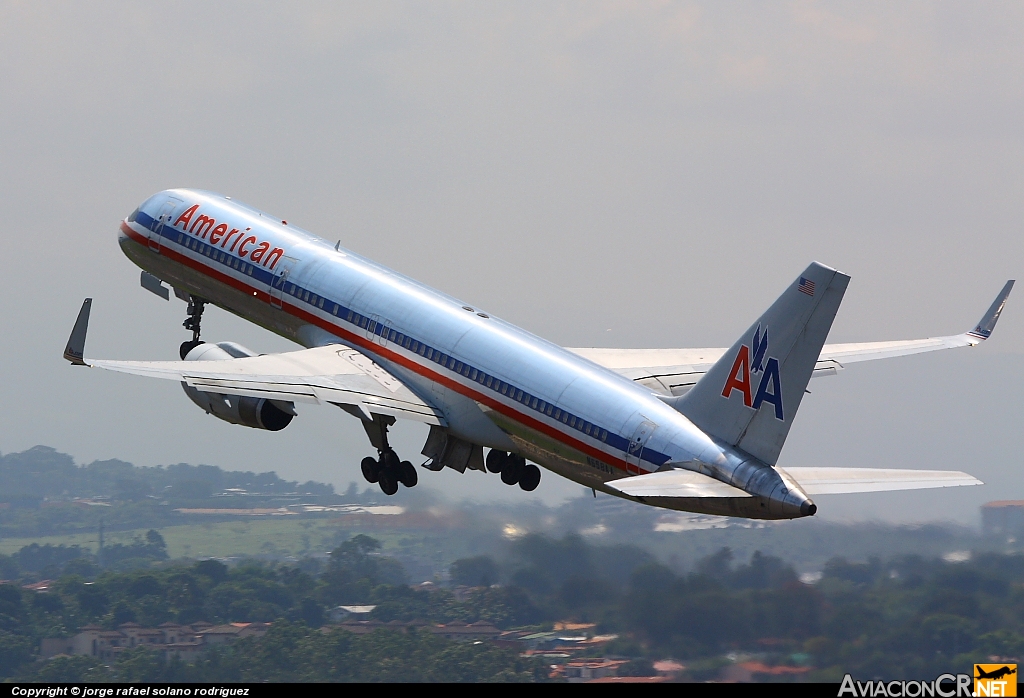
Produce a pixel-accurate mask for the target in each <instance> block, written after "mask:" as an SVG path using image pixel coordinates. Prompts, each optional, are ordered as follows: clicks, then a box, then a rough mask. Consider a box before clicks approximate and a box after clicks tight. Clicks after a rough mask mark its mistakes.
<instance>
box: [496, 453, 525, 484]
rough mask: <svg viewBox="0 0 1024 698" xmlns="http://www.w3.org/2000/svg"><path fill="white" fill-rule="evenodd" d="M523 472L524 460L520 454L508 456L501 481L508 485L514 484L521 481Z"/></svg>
mask: <svg viewBox="0 0 1024 698" xmlns="http://www.w3.org/2000/svg"><path fill="white" fill-rule="evenodd" d="M522 472H523V461H522V459H521V458H520V457H519V456H508V457H507V458H505V464H504V465H503V466H502V468H501V481H502V482H504V483H505V484H506V485H514V484H516V483H517V482H519V478H520V476H521V474H522Z"/></svg>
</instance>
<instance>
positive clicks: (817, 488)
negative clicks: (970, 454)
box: [605, 468, 984, 499]
mask: <svg viewBox="0 0 1024 698" xmlns="http://www.w3.org/2000/svg"><path fill="white" fill-rule="evenodd" d="M776 470H778V471H779V472H781V473H783V474H784V475H787V476H789V478H790V479H792V480H793V481H794V482H796V483H797V484H798V485H800V488H801V489H803V491H804V493H805V494H808V495H818V494H857V493H861V492H890V491H894V490H923V489H932V488H936V487H966V486H970V485H983V484H984V483H983V482H982V481H981V480H978V479H977V478H974V477H971V476H970V475H968V474H967V473H961V472H958V471H955V470H900V469H894V468H776ZM605 484H607V485H608V487H611V488H612V489H615V490H618V491H619V492H622V493H623V494H627V495H629V496H631V497H683V498H687V499H691V498H697V497H699V498H710V499H716V498H737V497H749V496H750V495H749V494H748V493H747V492H744V491H743V490H741V489H739V488H736V487H733V486H732V485H729V484H726V483H724V482H720V481H719V480H715V479H714V478H711V477H708V476H707V475H703V474H701V473H697V472H694V471H692V470H682V469H679V470H662V471H658V472H655V473H648V474H646V475H634V476H632V477H624V478H620V479H618V480H610V481H608V482H607V483H605Z"/></svg>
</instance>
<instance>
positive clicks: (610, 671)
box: [557, 658, 629, 683]
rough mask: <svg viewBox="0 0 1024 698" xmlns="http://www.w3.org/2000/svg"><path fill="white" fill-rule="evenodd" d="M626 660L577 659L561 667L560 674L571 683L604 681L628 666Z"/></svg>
mask: <svg viewBox="0 0 1024 698" xmlns="http://www.w3.org/2000/svg"><path fill="white" fill-rule="evenodd" d="M628 663H629V660H626V659H604V658H598V659H576V660H572V661H569V662H566V663H565V664H562V665H561V666H559V667H557V669H560V670H561V671H560V672H559V673H560V674H561V676H562V677H564V678H565V679H566V680H567V681H568V682H569V683H583V682H585V681H593V680H594V679H604V678H608V677H611V676H615V675H616V672H618V670H619V667H621V666H622V665H623V664H628Z"/></svg>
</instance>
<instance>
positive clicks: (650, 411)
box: [64, 189, 1013, 519]
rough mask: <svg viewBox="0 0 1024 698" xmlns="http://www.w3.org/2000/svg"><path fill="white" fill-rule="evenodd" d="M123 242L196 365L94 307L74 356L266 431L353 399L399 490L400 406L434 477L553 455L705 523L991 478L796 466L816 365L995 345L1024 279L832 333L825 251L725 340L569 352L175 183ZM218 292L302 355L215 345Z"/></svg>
mask: <svg viewBox="0 0 1024 698" xmlns="http://www.w3.org/2000/svg"><path fill="white" fill-rule="evenodd" d="M118 235H119V237H118V242H119V244H120V247H121V249H122V251H123V252H124V254H125V255H126V256H127V257H128V258H129V259H130V260H131V261H132V262H134V263H135V264H136V265H138V266H139V267H140V268H141V269H142V275H141V284H142V286H143V287H144V288H146V289H148V290H150V291H152V292H153V293H155V294H157V295H159V296H161V297H163V298H164V299H165V300H169V298H170V293H171V289H173V292H174V294H175V296H177V297H179V298H180V299H182V300H184V301H186V302H187V303H188V310H187V318H186V320H185V322H184V326H185V328H186V329H189V330H191V331H192V339H191V340H189V341H186V342H183V343H182V345H181V346H180V348H179V355H180V357H181V360H180V361H110V360H91V359H86V358H85V341H86V333H87V330H88V321H89V313H90V309H91V304H92V301H91V299H86V300H85V302H84V303H83V305H82V308H81V310H80V312H79V315H78V319H77V321H76V323H75V325H74V328H73V330H72V333H71V336H70V338H69V341H68V344H67V346H66V348H65V352H64V358H65V359H67V360H68V361H70V362H71V363H72V364H74V365H79V366H91V367H95V368H103V369H108V370H112V371H119V372H123V373H129V374H135V375H140V376H148V377H153V378H161V379H167V380H176V381H180V382H181V385H182V387H183V388H184V390H185V393H186V394H187V395H188V397H189V398H190V399H191V400H192V402H194V403H195V404H196V405H198V406H199V407H200V408H202V409H203V410H204V411H206V412H207V413H208V414H211V415H213V416H214V417H217V418H218V419H221V420H223V421H226V422H230V423H234V424H240V425H244V426H247V427H251V428H255V429H266V430H270V431H277V430H280V429H283V428H285V427H287V426H288V424H289V423H290V422H291V421H292V419H293V418H294V417H295V415H296V410H295V405H296V403H311V404H331V405H336V406H337V407H340V408H341V409H343V410H344V411H345V412H346V413H348V414H350V415H352V416H353V417H355V418H357V419H359V420H360V422H361V423H362V426H363V427H364V429H365V431H366V434H367V436H368V438H369V441H370V444H371V446H372V447H373V448H374V449H376V452H377V457H376V458H374V457H367V458H364V459H363V460H362V462H361V464H360V469H361V471H362V475H363V477H364V478H365V479H366V480H367V481H368V482H370V483H377V484H378V485H379V487H380V489H381V491H383V492H384V493H385V494H387V495H392V494H394V493H395V492H397V491H398V488H399V485H401V486H404V487H413V486H415V485H416V484H417V482H418V479H419V478H418V475H417V469H416V468H415V467H414V466H413V465H412V463H411V462H410V461H408V460H403V459H401V458H400V457H399V456H398V455H397V454H396V453H395V451H394V449H393V448H392V447H391V445H390V443H389V441H388V430H389V428H390V427H391V426H392V425H394V424H395V421H396V418H404V419H410V420H416V421H420V422H423V423H426V424H427V425H429V427H430V428H429V433H428V436H427V439H426V443H425V444H424V446H423V449H422V451H421V453H422V455H423V456H425V457H426V461H425V462H424V463H423V464H422V467H423V468H425V469H427V470H431V471H438V470H440V469H442V468H444V467H448V468H453V469H455V470H457V471H459V472H465V471H466V470H477V471H484V472H490V473H495V474H498V475H500V478H501V480H502V482H504V483H505V484H507V485H510V486H516V485H518V486H519V487H520V488H521V489H522V490H524V491H526V492H530V491H533V490H534V489H536V488H537V486H538V485H539V483H540V479H541V470H540V468H539V467H538V466H541V467H543V468H544V469H546V470H549V471H551V472H553V473H556V474H558V475H561V476H563V477H566V478H568V479H570V480H573V481H575V482H577V483H580V484H582V485H584V486H586V487H588V488H591V489H592V490H593V491H594V494H595V496H596V493H597V492H598V491H600V492H603V493H606V494H609V495H614V496H618V497H623V498H626V499H630V500H633V501H637V502H641V503H644V504H648V505H653V506H656V507H663V508H667V509H673V510H679V511H689V512H696V513H702V514H711V515H721V516H735V517H744V518H751V519H793V518H800V517H805V516H813V515H814V514H815V513H816V511H817V505H816V504H815V503H814V501H813V500H812V498H811V497H812V496H814V495H819V494H839V493H855V492H877V491H885V490H905V489H919V488H932V487H955V486H968V485H978V484H982V483H981V482H980V481H979V480H977V479H976V478H974V477H972V476H970V475H968V474H966V473H962V472H954V471H932V470H903V469H878V468H835V467H787V468H782V467H780V466H779V465H778V460H779V455H780V453H781V451H782V447H783V444H784V443H785V440H786V437H787V435H788V433H789V429H790V426H791V425H792V423H793V419H794V418H795V417H796V413H797V410H798V409H799V407H800V402H801V400H802V398H803V395H804V393H805V392H806V388H807V385H808V382H809V380H810V379H811V378H812V377H817V376H826V375H834V374H836V373H837V372H838V371H840V370H842V369H843V368H844V367H845V366H846V365H847V364H850V363H855V362H859V361H870V360H875V359H884V358H888V357H893V356H901V355H907V354H916V353H921V352H928V351H936V350H941V349H951V348H955V347H963V346H975V345H977V344H980V343H981V342H983V341H984V340H985V339H987V338H988V337H989V336H990V335H991V333H992V330H993V328H994V327H995V325H996V321H997V320H998V319H999V315H1000V313H1001V312H1002V310H1003V306H1004V304H1005V303H1006V299H1007V297H1008V295H1009V293H1010V290H1011V288H1012V287H1013V281H1012V280H1011V281H1008V282H1007V283H1006V285H1005V286H1004V287H1003V289H1002V290H1001V291H1000V293H999V295H998V296H997V297H996V299H995V301H994V302H993V304H992V306H991V307H990V308H989V310H988V312H986V313H985V315H984V316H983V317H982V319H981V320H980V321H979V322H978V324H977V325H976V326H975V327H974V329H972V330H970V331H968V332H965V333H963V334H958V335H951V336H943V337H934V338H929V339H919V340H908V341H890V342H869V343H859V344H831V345H829V344H825V340H826V338H827V336H828V333H829V330H830V328H831V326H832V321H833V319H834V317H835V315H836V312H837V311H838V309H839V305H840V302H841V301H842V299H843V295H844V293H845V292H846V288H847V284H848V283H849V280H850V277H849V276H847V275H846V274H843V273H841V272H839V271H837V270H835V269H832V268H830V267H827V266H825V265H823V264H819V263H817V262H814V263H812V264H810V265H809V266H808V267H807V268H806V269H804V270H803V271H802V272H800V274H799V275H798V276H797V277H796V279H795V280H794V281H793V282H792V283H791V284H790V285H789V286H788V287H787V288H786V289H785V290H784V291H783V293H782V295H780V296H779V297H778V299H777V300H776V301H775V302H774V303H773V304H772V305H771V306H770V307H769V308H768V310H767V311H765V313H764V314H763V315H761V317H760V318H758V319H757V320H756V321H755V322H754V323H753V324H752V325H751V326H750V328H749V329H748V330H746V331H745V332H744V333H743V334H742V335H740V337H739V339H737V340H736V342H735V343H734V344H733V346H732V347H730V348H728V349H597V348H563V347H560V346H557V345H555V344H553V343H551V342H548V341H546V340H544V339H542V338H540V337H537V336H535V335H533V334H531V333H529V332H527V331H525V330H523V329H520V328H518V327H516V326H514V325H512V324H510V323H508V322H505V321H503V320H501V319H499V318H496V317H494V316H492V315H491V314H490V313H487V312H485V311H484V310H482V309H480V308H478V307H476V306H473V305H470V304H467V303H464V302H462V301H460V300H457V299H455V298H452V297H450V296H448V295H445V294H443V293H441V292H439V291H436V290H434V289H432V288H429V287H427V286H425V285H423V284H421V283H418V282H416V281H414V280H413V279H411V278H408V277H406V276H403V275H401V274H398V273H396V272H394V271H391V270H389V269H387V268H385V267H383V266H381V265H379V264H376V263H374V262H372V261H370V260H369V259H365V258H363V257H361V256H359V255H357V254H355V253H353V252H351V251H349V250H347V249H344V248H343V247H342V246H341V241H340V240H339V241H338V242H337V243H336V244H332V243H331V242H328V241H327V240H324V239H323V238H320V237H317V236H316V235H313V234H312V233H310V232H307V231H305V230H303V229H301V228H298V227H296V226H294V225H290V224H289V223H288V222H287V221H286V220H282V219H279V218H276V217H274V216H271V215H269V214H268V213H265V212H263V211H260V210H257V209H255V208H252V207H250V206H247V205H245V204H242V203H240V202H238V201H235V200H233V199H231V198H230V197H228V196H223V195H221V194H216V193H212V192H207V191H201V190H195V189H170V190H166V191H162V192H160V193H158V194H156V195H154V196H152V197H150V198H149V199H147V200H146V201H145V202H144V203H143V204H142V205H140V206H139V207H138V208H137V209H136V210H135V211H134V212H132V213H131V214H130V215H129V216H128V217H127V218H125V219H124V220H123V221H122V222H121V224H120V227H119V234H118ZM165 284H167V285H165ZM168 285H169V286H170V287H171V288H168ZM210 303H212V304H214V305H216V306H218V307H220V308H223V309H225V310H227V311H228V312H231V313H234V314H236V315H238V316H240V317H242V318H245V319H246V320H248V321H250V322H253V323H256V324H257V325H260V326H261V327H264V328H266V329H267V330H270V331H271V332H274V333H276V334H278V335H281V336H283V337H286V338H288V339H290V340H292V341H294V342H297V343H298V344H300V345H301V346H303V347H304V348H303V349H300V350H297V351H291V352H285V353H279V354H268V355H258V354H257V353H256V352H253V351H251V350H249V349H247V348H245V347H243V346H241V345H239V344H237V343H234V342H217V343H206V342H204V341H203V340H202V339H200V334H201V321H202V316H203V311H204V308H205V306H206V305H207V304H210ZM485 448H486V449H488V452H487V454H486V457H485V455H484V449H485Z"/></svg>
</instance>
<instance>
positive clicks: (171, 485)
mask: <svg viewBox="0 0 1024 698" xmlns="http://www.w3.org/2000/svg"><path fill="white" fill-rule="evenodd" d="M229 488H238V489H244V490H247V491H249V492H258V493H264V494H285V493H289V492H297V493H300V494H309V495H317V496H324V495H332V494H334V486H333V485H330V484H325V483H322V482H312V481H310V482H305V483H301V484H300V483H299V482H296V481H289V480H282V479H281V478H280V477H278V476H277V474H276V473H274V472H269V473H252V472H248V471H245V472H243V471H229V470H222V469H220V468H218V467H216V466H212V465H189V464H187V463H179V464H177V465H167V466H158V467H154V468H140V467H136V466H134V465H132V464H131V463H126V462H124V461H121V460H105V461H94V462H92V463H89V464H88V465H82V466H79V465H75V462H74V459H73V458H72V457H71V456H69V455H67V454H64V453H59V452H58V451H56V450H55V449H53V448H50V447H48V446H36V447H35V448H31V449H29V450H27V451H23V452H21V453H8V454H7V455H3V456H0V503H7V504H8V505H11V506H38V504H39V503H40V502H41V501H42V500H43V499H45V498H69V497H98V496H102V497H109V498H111V499H114V500H118V501H139V500H143V499H146V498H148V497H160V498H168V499H174V500H197V499H204V498H207V497H209V496H210V495H212V494H214V493H215V492H220V491H223V490H226V489H229Z"/></svg>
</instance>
